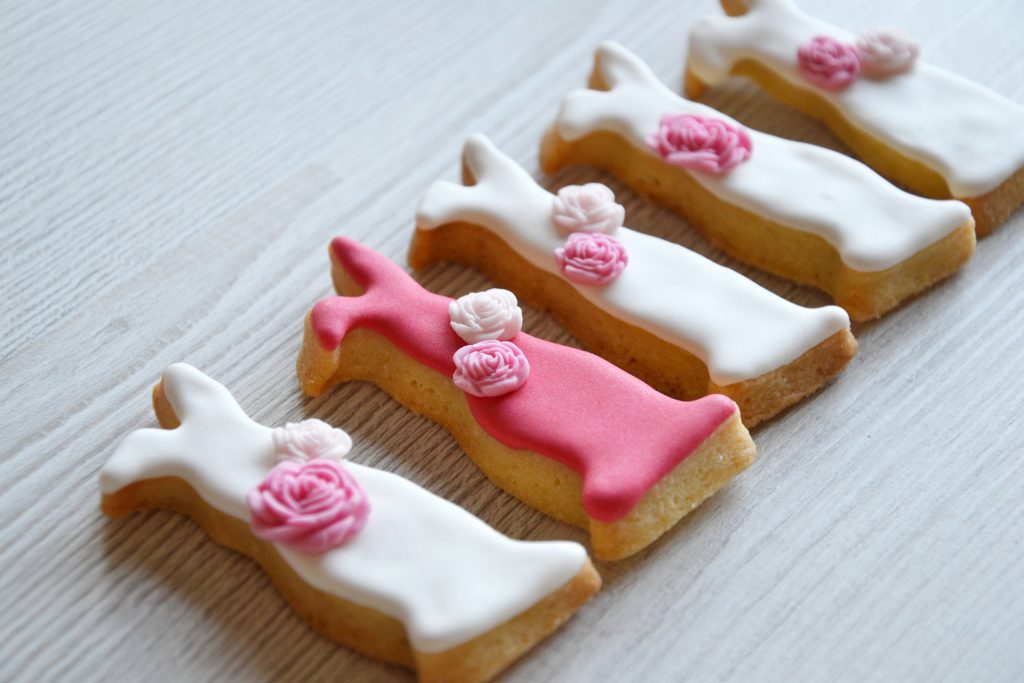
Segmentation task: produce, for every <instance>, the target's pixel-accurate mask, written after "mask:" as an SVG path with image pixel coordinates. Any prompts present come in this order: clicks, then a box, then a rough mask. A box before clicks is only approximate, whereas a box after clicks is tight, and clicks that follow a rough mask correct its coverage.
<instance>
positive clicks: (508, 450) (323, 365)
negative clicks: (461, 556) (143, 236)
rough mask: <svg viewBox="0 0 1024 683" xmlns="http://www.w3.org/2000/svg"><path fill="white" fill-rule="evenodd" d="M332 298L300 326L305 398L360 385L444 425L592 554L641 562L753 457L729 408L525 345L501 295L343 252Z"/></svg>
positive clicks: (340, 248) (336, 256) (352, 249)
mask: <svg viewBox="0 0 1024 683" xmlns="http://www.w3.org/2000/svg"><path fill="white" fill-rule="evenodd" d="M330 255H331V260H332V265H333V271H332V272H333V275H334V282H335V287H336V289H337V291H338V292H340V293H341V294H342V295H343V296H334V297H329V298H327V299H323V300H321V301H320V302H318V303H317V304H316V306H314V307H313V310H312V311H311V312H310V314H309V315H308V316H307V318H306V332H305V338H304V340H303V345H302V350H301V352H300V355H299V360H298V375H299V380H300V382H301V384H302V388H303V390H304V391H305V392H306V393H307V394H310V395H311V396H316V395H319V394H321V393H323V392H324V391H327V390H328V389H330V388H331V387H332V386H334V385H336V384H338V383H339V382H344V381H350V380H366V381H370V382H373V383H375V384H377V385H378V386H380V387H381V388H383V389H384V390H386V391H387V392H388V393H389V394H391V395H392V396H393V397H394V398H396V399H397V400H398V401H400V402H401V403H403V404H405V405H406V406H408V407H409V408H411V409H412V410H414V411H416V412H418V413H421V414H423V415H425V416H427V417H429V418H431V419H433V420H435V421H436V422H438V423H440V424H442V425H443V426H445V427H446V428H447V429H448V430H449V431H450V432H451V433H452V435H453V436H454V437H455V438H456V440H457V441H458V442H459V443H460V444H461V445H462V447H463V448H464V449H465V450H466V452H467V454H468V455H469V456H470V457H471V458H472V459H473V461H474V462H475V463H476V464H477V466H478V467H480V469H481V470H482V471H483V472H484V473H485V474H486V475H487V476H488V477H489V478H490V479H491V481H493V482H494V483H495V484H497V485H498V486H499V487H501V488H503V489H505V490H506V491H508V492H509V493H511V494H512V495H514V496H516V497H518V498H519V499H520V500H523V501H524V502H526V503H528V504H529V505H531V506H533V507H535V508H538V509H539V510H541V511H543V512H545V513H547V514H549V515H551V516H553V517H556V518H558V519H561V520H563V521H565V522H568V523H570V524H575V525H577V526H581V527H583V528H584V529H588V530H589V531H590V536H591V542H592V544H593V548H594V554H595V555H596V556H597V557H598V558H600V559H620V558H623V557H626V556H628V555H631V554H633V553H635V552H637V551H639V550H641V549H642V548H644V547H646V546H647V545H649V544H650V543H652V542H653V541H654V540H656V539H657V538H658V537H659V536H661V535H662V534H663V533H664V532H665V531H667V530H668V529H669V528H671V527H672V526H673V525H674V524H675V523H676V522H677V521H678V520H679V519H680V518H681V517H682V516H683V515H685V514H687V513H688V512H690V511H691V510H692V509H693V508H695V507H696V506H697V505H698V504H699V503H700V502H701V501H703V500H704V499H705V498H707V497H708V496H710V495H711V494H712V493H714V492H715V491H717V490H718V489H719V488H721V487H722V486H723V485H725V484H726V483H727V482H728V481H729V480H731V479H732V478H733V477H735V476H736V475H737V474H738V473H739V472H740V471H742V470H743V469H744V468H746V467H747V465H749V464H750V462H751V461H752V460H753V457H754V444H753V442H752V441H751V440H750V436H749V434H748V433H747V430H746V428H745V427H744V426H743V423H742V421H741V419H740V414H739V410H738V409H737V407H736V404H735V403H734V402H733V401H732V400H730V399H729V398H727V397H725V396H721V395H710V396H705V397H704V398H701V399H699V400H696V401H692V402H683V401H677V400H675V399H672V398H669V397H667V396H665V395H664V394H660V393H658V392H657V391H655V390H654V389H652V388H651V387H650V386H648V385H646V384H644V383H643V382H641V381H640V380H638V379H637V378H635V377H633V376H632V375H630V374H628V373H626V372H624V371H622V370H620V369H619V368H617V367H615V366H614V365H612V364H611V363H608V362H607V361H605V360H603V359H601V358H599V357H598V356H595V355H593V354H591V353H587V352H585V351H580V350H578V349H573V348H570V347H567V346H563V345H561V344H554V343H551V342H547V341H544V340H541V339H537V338H535V337H531V336H530V335H528V334H525V333H523V332H521V331H520V325H521V322H522V312H521V310H520V309H519V308H518V306H516V302H515V298H514V296H513V295H512V294H511V293H510V292H506V291H504V290H492V291H491V292H482V293H477V294H470V295H467V296H465V297H462V298H460V299H458V300H452V299H449V298H448V297H444V296H439V295H437V294H432V293H430V292H428V291H426V290H425V289H423V288H422V287H421V286H420V285H419V284H418V283H417V282H416V281H414V280H413V279H412V278H411V277H409V275H408V274H407V273H406V272H405V271H403V270H402V269H401V268H399V267H398V266H397V265H395V264H394V263H392V262H391V261H389V260H388V259H387V258H385V257H384V256H382V255H381V254H378V253H377V252H375V251H373V250H371V249H369V248H367V247H364V246H362V245H360V244H358V243H357V242H355V241H353V240H351V239H348V238H344V237H338V238H335V240H334V241H333V242H332V243H331V247H330Z"/></svg>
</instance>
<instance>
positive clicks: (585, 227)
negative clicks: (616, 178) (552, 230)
mask: <svg viewBox="0 0 1024 683" xmlns="http://www.w3.org/2000/svg"><path fill="white" fill-rule="evenodd" d="M551 217H552V220H554V222H555V225H556V226H557V227H558V228H559V229H560V230H561V231H562V232H563V233H564V234H569V233H573V232H603V233H612V232H615V231H616V230H618V229H619V228H621V227H622V222H623V221H624V220H625V218H626V209H625V207H624V206H622V204H619V203H617V202H616V201H615V194H614V193H613V192H612V191H611V189H610V188H609V187H608V186H607V185H602V184H601V183H587V184H586V185H567V186H565V187H563V188H562V189H561V190H559V191H558V194H557V195H555V198H554V202H553V207H552V211H551Z"/></svg>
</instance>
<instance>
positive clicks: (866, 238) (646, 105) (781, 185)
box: [556, 42, 971, 272]
mask: <svg viewBox="0 0 1024 683" xmlns="http://www.w3.org/2000/svg"><path fill="white" fill-rule="evenodd" d="M598 55H599V60H600V67H601V70H602V75H603V77H604V79H605V81H606V82H607V83H608V85H609V86H610V87H611V90H610V91H598V90H577V91H574V92H571V93H569V94H568V95H566V97H565V99H564V100H563V101H562V107H561V110H560V112H559V114H558V119H557V122H556V125H557V126H558V132H559V134H560V135H561V136H562V137H563V138H565V139H567V140H578V139H579V138H582V137H585V136H586V135H588V134H590V133H594V132H598V131H608V132H613V133H616V134H618V135H620V136H622V137H623V138H625V139H626V140H628V141H629V142H630V143H632V144H633V145H634V146H636V147H637V148H638V149H641V150H643V151H644V153H647V154H652V155H653V154H655V152H654V151H653V150H651V149H650V148H649V147H648V146H647V145H646V144H645V139H646V138H647V136H648V135H650V134H651V133H652V132H654V131H657V130H658V122H659V120H660V118H661V116H662V115H663V114H665V113H687V114H695V115H699V116H712V117H717V118H720V119H723V120H725V121H728V122H730V123H732V124H734V125H736V126H740V125H741V124H740V123H738V122H736V121H734V120H733V119H731V118H729V117H728V116H726V115H724V114H722V113H721V112H718V111H716V110H714V109H711V108H710V107H707V106H704V105H702V104H699V103H697V102H692V101H690V100H687V99H684V98H682V97H680V96H678V95H676V94H675V93H673V92H672V91H671V90H669V89H668V88H666V87H665V86H664V85H663V84H662V83H661V82H660V81H659V80H658V79H657V77H656V76H655V75H654V73H653V72H652V71H651V70H650V68H649V67H648V66H647V65H646V64H645V63H644V62H643V61H642V60H641V59H640V58H639V57H637V56H636V55H634V54H632V53H631V52H629V51H628V50H626V49H625V48H624V47H622V46H621V45H617V44H615V43H610V42H606V43H604V44H602V45H601V47H600V48H598ZM747 132H748V133H749V134H750V138H751V141H752V144H753V151H752V153H751V156H750V159H748V160H747V161H746V162H745V163H743V164H740V165H739V166H737V167H736V168H734V169H733V170H732V171H730V172H729V173H726V174H724V175H719V176H715V175H710V174H707V173H700V172H690V174H691V176H692V177H693V178H694V179H695V180H696V181H697V182H699V183H700V184H701V185H703V186H704V187H705V188H707V189H708V190H709V191H711V192H712V193H714V194H715V195H716V196H717V197H719V198H720V199H722V200H723V201H726V202H729V203H731V204H735V205H738V206H741V207H743V208H745V209H747V210H749V211H751V212H752V213H756V214H760V215H762V216H765V217H766V218H769V219H771V220H773V221H776V222H778V223H782V224H783V225H787V226H790V227H792V228H795V229H797V230H802V231H804V232H809V233H812V234H814V235H818V236H819V237H821V238H823V239H824V240H825V241H827V242H828V243H829V244H831V245H832V246H833V247H835V249H836V251H838V252H839V256H840V258H842V260H843V262H844V263H845V264H846V265H847V266H849V267H850V268H852V269H854V270H857V271H861V272H877V271H881V270H885V269H887V268H890V267H892V266H895V265H896V264H898V263H900V262H902V261H904V260H906V259H908V258H910V257H911V256H913V255H914V254H916V253H917V252H919V251H921V250H922V249H924V248H925V247H927V246H929V245H931V244H933V243H935V242H937V241H938V240H940V239H942V238H943V237H945V236H946V235H948V234H949V233H951V232H952V231H953V230H955V229H956V228H958V227H960V226H961V225H963V224H964V223H965V222H967V221H968V220H969V219H970V216H971V212H970V209H969V208H968V207H967V205H965V204H963V203H961V202H957V201H953V200H942V201H940V200H934V199H925V198H923V197H918V196H916V195H912V194H910V193H908V192H904V191H902V190H900V189H899V188H897V187H895V186H894V185H892V184H891V183H889V182H888V181H887V180H885V179H884V178H882V177H881V176H880V175H878V174H877V173H875V172H874V171H872V170H871V169H870V168H868V167H867V166H865V165H864V164H862V163H860V162H859V161H856V160H854V159H851V158H850V157H848V156H846V155H844V154H840V153H839V152H834V151H832V150H828V149H825V148H823V147H818V146H815V145H808V144H804V143H801V142H794V141H792V140H785V139H783V138H779V137H775V136H774V135H768V134H767V133H760V132H758V131H756V130H751V129H749V128H748V129H747Z"/></svg>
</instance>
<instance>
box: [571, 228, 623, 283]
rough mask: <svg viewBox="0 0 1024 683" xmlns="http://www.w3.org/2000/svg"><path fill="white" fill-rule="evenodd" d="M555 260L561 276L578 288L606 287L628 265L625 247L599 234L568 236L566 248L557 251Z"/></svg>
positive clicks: (588, 233)
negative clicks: (578, 286)
mask: <svg viewBox="0 0 1024 683" xmlns="http://www.w3.org/2000/svg"><path fill="white" fill-rule="evenodd" d="M555 260H556V261H558V267H559V268H561V269H562V274H563V275H565V277H566V278H567V279H568V280H570V281H572V282H575V283H576V284H578V285H606V284H608V283H609V282H611V281H612V280H614V279H615V278H617V277H618V276H619V275H621V274H622V271H623V270H624V269H625V268H626V266H627V265H628V264H629V257H628V256H627V255H626V249H625V247H623V246H622V244H621V243H620V242H619V241H618V240H617V239H615V238H614V237H609V236H608V235H605V234H603V233H600V232H574V233H573V234H571V235H569V239H567V240H566V241H565V246H562V247H559V248H558V249H555Z"/></svg>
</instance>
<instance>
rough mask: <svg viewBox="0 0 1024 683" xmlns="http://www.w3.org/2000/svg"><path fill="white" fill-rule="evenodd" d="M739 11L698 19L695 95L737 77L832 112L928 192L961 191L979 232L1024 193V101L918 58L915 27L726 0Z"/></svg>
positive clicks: (834, 125) (891, 169) (880, 163)
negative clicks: (839, 22) (865, 23)
mask: <svg viewBox="0 0 1024 683" xmlns="http://www.w3.org/2000/svg"><path fill="white" fill-rule="evenodd" d="M722 6H723V7H725V10H726V12H727V13H728V14H730V15H733V18H730V17H708V18H705V19H703V20H701V21H698V22H697V23H696V24H694V25H693V28H692V30H691V32H690V43H689V56H688V60H687V68H686V94H687V96H688V97H697V96H699V95H700V93H701V92H702V91H703V90H704V88H705V86H707V85H709V84H710V85H714V84H717V83H719V82H721V81H723V80H724V79H725V78H727V77H728V76H729V75H732V74H735V75H741V76H747V77H749V78H751V79H753V80H754V81H756V82H757V83H758V84H759V85H760V86H761V87H763V88H765V90H767V91H768V92H769V93H770V94H772V95H773V96H775V97H777V98H778V99H780V100H781V101H783V102H785V103H786V104H788V105H790V106H792V107H795V108H797V109H799V110H800V111H802V112H804V113H806V114H808V115H810V116H813V117H816V118H819V119H821V120H822V121H824V122H825V123H826V124H827V125H828V127H829V128H831V129H832V132H833V133H835V134H836V135H837V136H838V137H839V138H840V139H842V140H843V142H845V143H846V144H847V145H849V146H850V148H851V149H853V151H854V152H855V153H856V154H857V155H858V156H860V157H861V158H862V159H864V161H865V162H866V163H868V164H869V165H870V166H872V167H873V168H874V169H875V170H877V171H878V172H879V173H881V174H883V175H885V176H887V177H889V178H891V179H892V180H894V181H896V182H898V183H900V184H901V185H903V186H904V187H908V188H910V189H911V190H913V191H914V192H917V193H918V194H922V195H924V196H927V197H936V198H948V197H955V198H956V199H960V200H962V201H964V202H966V203H967V204H968V205H969V206H970V207H971V211H972V212H973V214H974V220H975V222H976V223H977V231H978V235H979V236H984V235H987V234H989V233H990V232H992V230H994V229H995V228H996V227H998V226H999V224H1001V223H1002V222H1003V221H1005V220H1006V219H1007V217H1008V216H1009V215H1010V214H1011V213H1012V212H1013V211H1014V209H1016V208H1017V207H1018V206H1020V205H1021V203H1022V202H1024V135H1021V130H1022V129H1024V107H1022V106H1021V105H1019V104H1016V103H1015V102H1011V101H1010V100H1007V99H1006V98H1004V97H1001V96H999V95H997V94H995V93H994V92H992V91H990V90H987V89H986V88H984V87H982V86H980V85H978V84H977V83H974V82H972V81H969V80H967V79H965V78H962V77H960V76H957V75H954V74H952V73H950V72H948V71H944V70H943V69H939V68H937V67H934V66H931V65H930V64H926V63H923V62H921V61H919V60H917V53H918V46H917V44H916V43H915V42H914V41H913V40H912V39H911V38H910V37H908V36H906V35H905V34H903V33H901V32H899V31H892V30H868V31H866V32H865V33H863V34H861V35H860V36H859V37H858V36H854V35H853V34H851V33H848V32H847V31H844V30H842V29H840V28H837V27H835V26H832V25H830V24H827V23H825V22H822V21H818V20H817V19H814V18H812V17H810V16H808V15H807V14H804V13H803V12H802V11H800V10H799V9H798V8H797V7H796V5H795V4H794V3H793V2H791V1H790V0H722Z"/></svg>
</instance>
